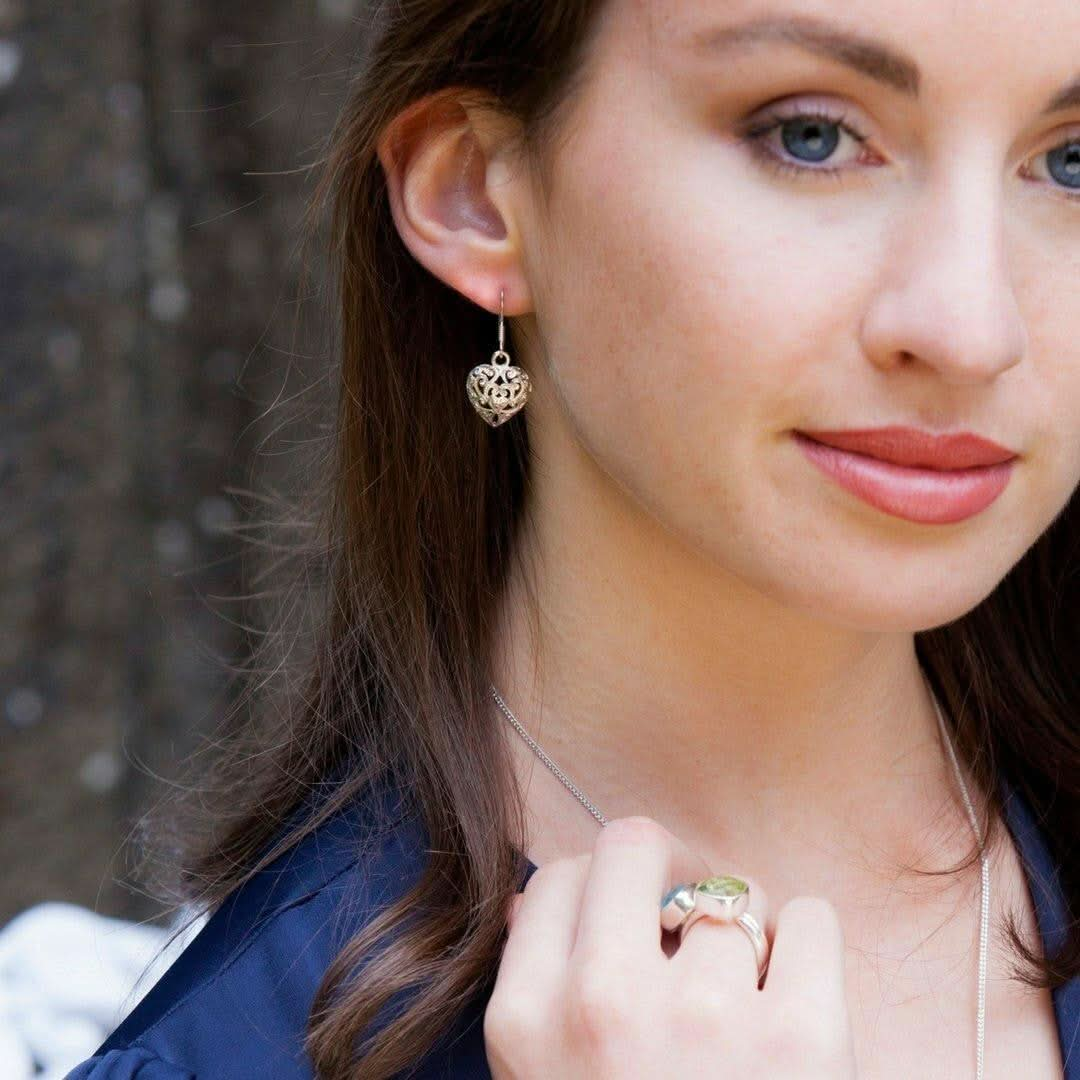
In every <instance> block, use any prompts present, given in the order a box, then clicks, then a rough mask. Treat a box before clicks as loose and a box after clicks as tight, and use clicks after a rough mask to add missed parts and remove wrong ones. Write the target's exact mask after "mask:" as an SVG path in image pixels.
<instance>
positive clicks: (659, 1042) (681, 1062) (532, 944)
mask: <svg viewBox="0 0 1080 1080" xmlns="http://www.w3.org/2000/svg"><path fill="white" fill-rule="evenodd" d="M728 869H729V868H728V867H726V866H718V867H715V868H713V870H714V871H715V872H717V873H726V872H728ZM708 872H709V871H708V870H707V869H706V868H704V866H703V864H702V860H701V859H700V857H698V856H695V855H694V854H693V853H692V852H691V851H689V849H688V848H687V847H686V846H685V845H684V844H683V843H682V841H680V840H679V839H678V838H677V837H675V836H673V835H672V834H671V833H670V832H668V830H667V829H665V828H664V827H663V826H662V825H660V824H658V823H657V822H655V821H653V820H652V819H651V818H646V817H639V816H635V817H624V818H619V819H617V820H614V821H610V822H609V823H608V824H607V825H606V826H605V827H604V828H602V829H601V830H600V831H599V833H598V834H597V839H596V843H595V845H594V848H593V850H592V852H591V853H587V854H583V855H577V856H573V857H569V858H564V859H556V860H554V861H553V862H550V863H546V864H544V865H543V866H541V867H539V868H538V869H537V870H536V871H535V872H534V873H533V875H532V877H531V878H530V879H529V882H528V884H527V885H526V886H525V889H524V891H523V893H521V894H520V896H518V897H515V898H514V899H515V903H514V904H513V905H512V908H511V911H512V914H511V920H510V932H509V936H508V938H507V941H506V944H505V947H504V950H503V954H502V959H501V961H500V964H499V970H498V973H497V976H496V980H495V985H494V987H493V989H492V993H491V997H490V1000H489V1001H488V1004H487V1009H486V1011H485V1013H484V1042H485V1047H486V1051H487V1057H488V1064H489V1067H490V1069H491V1073H492V1076H493V1077H494V1078H495V1080H550V1078H553V1077H558V1078H559V1080H575V1078H578V1077H581V1078H586V1077H587V1078H588V1080H630V1078H633V1080H646V1078H647V1080H653V1078H657V1080H659V1078H661V1077H663V1078H665V1080H669V1078H671V1077H679V1078H688V1080H689V1078H692V1077H710V1078H713V1077H716V1076H719V1075H724V1076H734V1077H740V1078H742V1080H759V1078H766V1077H768V1078H772V1077H784V1078H785V1080H794V1078H800V1080H811V1078H812V1080H825V1078H828V1080H851V1078H853V1077H855V1075H856V1074H855V1057H854V1050H853V1046H852V1039H851V1029H850V1024H849V1018H848V1010H847V1002H846V998H845V994H844V964H843V955H844V943H843V933H842V930H841V927H840V921H839V918H838V916H837V914H836V910H835V908H834V907H833V906H832V904H831V903H829V901H828V900H825V899H823V898H819V897H813V896H800V897H796V898H795V899H793V900H790V901H788V903H787V904H785V905H784V907H783V908H782V909H781V911H780V912H779V915H778V916H777V919H776V926H775V933H770V932H769V927H768V925H767V922H766V918H765V907H766V900H765V897H764V894H763V893H762V891H761V890H760V888H758V886H757V885H756V884H755V883H754V882H753V881H752V880H751V879H749V878H746V875H744V874H742V873H739V872H738V871H734V872H735V873H736V874H737V875H738V876H739V877H743V878H746V880H748V881H750V907H749V910H750V912H751V913H752V914H753V915H754V917H755V918H756V919H757V920H758V922H759V923H760V924H761V926H762V927H763V928H764V929H765V931H766V934H767V936H768V937H769V938H770V939H771V941H772V950H771V954H770V960H769V968H768V972H767V974H766V977H765V982H764V985H763V986H762V989H760V990H759V989H758V988H757V982H758V979H757V964H756V961H755V959H754V950H753V947H752V946H751V943H750V941H749V940H748V939H747V937H746V934H745V933H744V932H743V930H742V929H741V928H740V927H738V926H735V925H733V924H723V923H718V922H716V921H714V920H712V919H707V918H703V919H699V920H698V921H697V922H696V923H695V925H694V926H693V927H691V928H690V930H689V931H688V932H687V934H686V937H685V938H684V939H683V942H682V944H677V945H676V944H674V942H675V940H676V939H675V937H674V935H671V934H667V933H665V932H664V931H663V930H662V929H661V927H660V898H661V896H663V894H664V893H665V892H666V891H667V890H668V889H669V888H670V887H671V886H672V885H674V884H676V883H677V882H679V881H693V880H699V879H700V878H702V877H704V876H706V875H707V873H708ZM669 939H670V940H669Z"/></svg>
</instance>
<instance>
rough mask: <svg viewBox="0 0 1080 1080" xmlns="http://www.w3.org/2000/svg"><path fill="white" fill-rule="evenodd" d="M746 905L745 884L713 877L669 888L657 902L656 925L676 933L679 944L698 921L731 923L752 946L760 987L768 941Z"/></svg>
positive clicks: (725, 876)
mask: <svg viewBox="0 0 1080 1080" xmlns="http://www.w3.org/2000/svg"><path fill="white" fill-rule="evenodd" d="M749 904H750V886H749V884H748V883H747V882H745V881H743V879H742V878H738V877H734V876H733V875H731V874H714V875H712V876H711V877H707V878H703V879H702V880H701V881H697V882H683V883H682V884H679V885H676V886H675V887H674V888H673V889H669V890H668V891H667V892H666V893H665V894H664V896H663V898H662V899H661V900H660V925H661V926H662V927H663V928H664V929H665V930H669V931H677V932H678V935H679V944H680V945H681V944H682V941H683V939H684V938H685V937H686V934H687V931H688V930H689V929H690V927H691V926H693V925H694V923H696V922H697V921H698V919H704V918H707V919H712V920H713V921H715V922H721V923H735V924H736V925H737V926H739V927H740V928H741V929H742V931H743V932H744V933H745V934H746V936H747V937H748V938H749V939H750V944H751V945H752V946H753V947H754V958H755V960H756V961H757V969H758V986H759V987H760V986H761V981H762V980H763V979H764V978H765V973H766V971H768V968H769V941H768V938H766V937H765V934H764V932H763V931H762V929H761V926H760V924H759V923H758V921H757V919H755V918H754V916H753V915H751V914H750V912H749V911H747V907H748V906H749Z"/></svg>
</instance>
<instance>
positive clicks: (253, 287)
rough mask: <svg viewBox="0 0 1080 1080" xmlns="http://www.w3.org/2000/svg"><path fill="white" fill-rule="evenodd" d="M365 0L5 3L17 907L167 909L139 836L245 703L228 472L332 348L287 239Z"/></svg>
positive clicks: (8, 736) (1, 434)
mask: <svg viewBox="0 0 1080 1080" xmlns="http://www.w3.org/2000/svg"><path fill="white" fill-rule="evenodd" d="M354 15H355V11H354V9H353V3H352V2H351V0H321V2H319V3H316V2H315V0H306V2H297V0H245V2H244V3H232V4H222V3H220V2H210V0H183V2H181V0H156V2H155V0H139V2H136V0H112V2H107V0H78V2H73V0H63V2H58V0H34V2H19V0H0V153H2V158H3V161H4V163H5V165H4V168H3V169H0V281H2V287H0V342H2V344H0V349H2V356H3V379H2V382H0V421H2V422H0V509H2V512H0V815H2V818H0V821H2V828H0V864H2V865H4V866H5V867H6V868H7V869H8V872H7V873H5V874H4V875H2V877H0V925H2V924H3V922H4V921H6V920H7V919H8V918H10V917H11V916H12V915H14V914H15V913H16V912H18V911H20V910H22V909H23V908H25V907H26V906H28V905H30V904H32V903H35V902H37V901H39V900H45V899H49V900H69V901H72V902H75V903H80V904H85V905H87V906H89V907H91V908H94V909H95V910H98V911H100V912H102V913H103V914H110V915H121V916H124V917H128V918H142V917H146V916H147V915H150V914H152V913H153V905H152V904H150V903H149V901H148V900H147V899H146V898H145V897H144V896H142V895H141V894H140V892H139V891H138V889H137V888H134V887H132V885H131V883H130V882H129V883H125V881H124V876H125V873H126V866H125V861H126V859H125V855H124V852H123V851H122V850H121V844H122V841H123V839H124V837H125V836H126V835H127V833H128V831H129V830H130V828H131V825H132V823H133V821H134V820H135V818H136V817H137V815H138V813H139V811H140V809H141V808H143V807H145V806H146V805H148V802H149V801H150V800H153V799H154V798H155V797H157V796H158V795H159V794H160V793H161V791H162V789H163V785H164V784H165V781H166V778H167V777H168V775H169V773H170V771H171V769H172V766H173V765H174V764H175V763H176V762H177V761H178V760H179V758H180V756H181V755H183V754H184V753H185V752H186V751H188V750H190V748H191V747H192V746H193V745H194V743H195V739H196V736H197V734H198V733H199V732H200V731H205V730H207V728H208V726H209V725H210V724H212V723H213V722H214V720H215V719H218V718H220V715H221V713H222V711H223V709H224V707H225V705H226V704H227V701H228V694H229V693H230V686H229V684H228V680H227V671H226V669H225V668H224V667H223V664H224V663H225V662H227V661H229V660H233V659H237V658H239V657H242V655H243V652H244V648H245V645H246V639H245V635H244V633H243V632H242V630H241V628H240V627H241V625H242V623H243V609H242V606H241V605H240V604H239V603H238V602H237V599H236V598H237V597H238V596H239V594H240V593H241V592H242V590H243V587H244V583H245V579H244V573H243V572H244V567H245V560H246V559H247V556H246V555H244V554H243V553H242V551H241V547H242V545H240V544H239V543H238V541H237V539H236V537H235V535H233V534H231V533H229V532H228V531H227V530H228V529H229V527H230V526H235V525H236V524H237V523H238V522H242V521H243V519H244V507H245V500H244V498H243V497H242V496H240V495H238V494H236V492H235V490H233V489H236V488H247V487H250V486H251V485H252V484H253V483H254V482H255V481H254V477H255V476H256V475H257V474H258V475H267V476H269V479H270V481H271V482H273V481H274V474H275V472H276V471H280V472H282V473H284V472H285V470H286V464H285V463H286V462H287V460H288V455H287V454H281V453H280V452H279V451H278V450H271V449H270V446H271V444H270V443H269V442H268V439H269V438H270V437H271V435H272V433H273V431H274V425H275V417H266V416H265V415H264V414H265V411H266V406H267V405H268V404H269V402H271V401H272V400H274V398H275V397H276V396H277V395H278V394H280V393H282V392H284V393H289V392H291V391H290V389H289V388H290V387H292V386H293V385H294V384H297V381H298V383H299V384H304V385H306V384H307V383H309V382H311V381H312V380H314V379H317V378H318V376H319V372H320V369H321V368H322V365H323V364H324V363H325V360H324V358H323V357H321V356H320V355H319V348H318V347H317V346H313V345H312V344H311V342H310V341H306V340H305V338H304V335H305V331H304V330H303V329H301V330H300V331H299V332H298V331H297V328H296V325H295V324H296V312H297V308H298V305H297V299H298V288H299V276H298V271H299V260H298V258H297V245H298V239H299V235H300V233H299V225H300V216H301V213H302V211H303V207H304V203H305V200H306V197H307V195H308V194H309V192H310V190H311V186H312V175H311V171H310V169H308V168H305V166H307V165H309V164H310V163H311V162H313V161H316V160H317V158H318V156H319V154H320V152H321V139H322V137H323V135H324V134H325V132H326V131H327V129H328V127H329V125H330V123H331V121H332V119H333V116H334V114H335V112H336V109H337V107H338V105H339V103H340V100H341V95H342V93H343V91H344V87H345V83H346V80H347V78H348V75H349V73H350V71H351V70H352V67H353V60H352V54H353V52H354V49H355V45H356V40H355V39H356V27H355V25H354V21H353V16H354ZM315 269H316V271H317V269H318V267H317V266H316V268H315ZM308 333H310V331H308ZM318 336H320V335H316V337H318ZM279 436H280V433H279ZM299 437H301V438H302V435H301V436H299ZM155 777H161V779H155Z"/></svg>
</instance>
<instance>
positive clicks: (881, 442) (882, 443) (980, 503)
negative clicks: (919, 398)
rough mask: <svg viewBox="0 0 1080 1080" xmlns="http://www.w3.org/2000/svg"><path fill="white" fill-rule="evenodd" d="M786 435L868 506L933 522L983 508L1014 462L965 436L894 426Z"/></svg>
mask: <svg viewBox="0 0 1080 1080" xmlns="http://www.w3.org/2000/svg"><path fill="white" fill-rule="evenodd" d="M792 435H793V436H794V439H795V442H796V443H797V444H798V446H799V448H800V449H801V450H802V452H803V453H804V454H805V455H806V456H807V458H809V460H810V461H811V462H813V464H815V465H816V466H817V467H818V468H820V469H821V470H822V471H823V472H825V473H827V474H828V475H830V476H831V477H832V478H833V479H834V480H836V481H837V482H838V483H839V484H840V485H841V486H843V487H845V488H847V489H848V490H849V491H851V492H852V493H853V494H855V495H857V496H858V497H859V498H861V499H863V500H864V501H865V502H868V503H870V505H871V506H875V507H877V508H878V509H879V510H883V511H885V513H888V514H892V515H894V516H896V517H901V518H906V519H907V520H908V521H917V522H923V523H931V524H944V523H948V522H953V521H962V520H964V519H965V518H968V517H971V516H972V515H973V514H977V513H978V512H979V511H980V510H983V509H985V508H986V507H987V506H989V505H990V503H992V502H993V501H994V500H995V499H996V498H997V497H998V496H999V495H1000V494H1001V493H1002V492H1003V491H1004V490H1005V487H1006V485H1007V484H1008V482H1009V477H1010V476H1011V475H1012V469H1013V462H1014V461H1015V459H1016V457H1017V456H1018V455H1017V454H1016V453H1015V452H1014V451H1012V450H1009V449H1008V448H1007V447H1004V446H1001V445H1000V444H999V443H995V442H992V441H991V440H989V439H984V438H982V437H981V436H979V435H975V434H973V433H971V432H959V433H955V434H948V435H935V434H933V433H932V432H926V431H920V430H918V429H917V428H908V427H897V426H893V427H881V428H865V429H858V430H856V429H849V430H845V431H793V432H792Z"/></svg>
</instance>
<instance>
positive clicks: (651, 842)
mask: <svg viewBox="0 0 1080 1080" xmlns="http://www.w3.org/2000/svg"><path fill="white" fill-rule="evenodd" d="M707 872H708V865H707V864H706V862H705V859H704V858H703V857H702V856H701V855H698V854H696V853H695V852H693V851H691V849H690V848H689V847H687V845H686V844H685V843H684V842H683V841H682V840H680V839H679V838H678V837H677V836H675V835H674V834H673V833H671V832H669V831H668V830H667V829H665V828H664V826H663V825H661V824H660V823H659V822H657V821H654V820H653V819H652V818H649V817H642V816H640V815H631V816H629V817H622V818H615V819H614V820H612V821H609V822H608V823H607V825H605V826H604V827H603V829H601V830H600V833H599V834H598V835H597V838H596V843H595V844H594V846H593V853H592V863H591V865H590V868H589V877H588V879H587V881H586V882H585V889H584V893H583V895H582V903H581V912H580V914H579V916H578V925H577V937H576V939H575V942H574V949H573V952H574V954H575V955H577V956H578V957H579V958H581V957H583V958H585V959H586V961H587V962H588V961H589V960H591V959H594V958H597V957H600V956H607V957H611V956H615V955H622V956H624V957H626V958H628V959H630V960H632V961H633V960H636V961H637V963H639V964H646V963H649V962H651V961H652V960H653V959H655V958H656V957H657V956H661V955H662V952H661V940H662V937H663V930H662V928H661V926H660V901H661V899H662V898H663V896H664V894H665V893H666V892H667V891H668V889H670V888H671V886H672V885H674V884H676V883H678V882H682V881H692V880H697V879H698V878H700V877H702V876H704V874H705V873H707Z"/></svg>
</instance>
